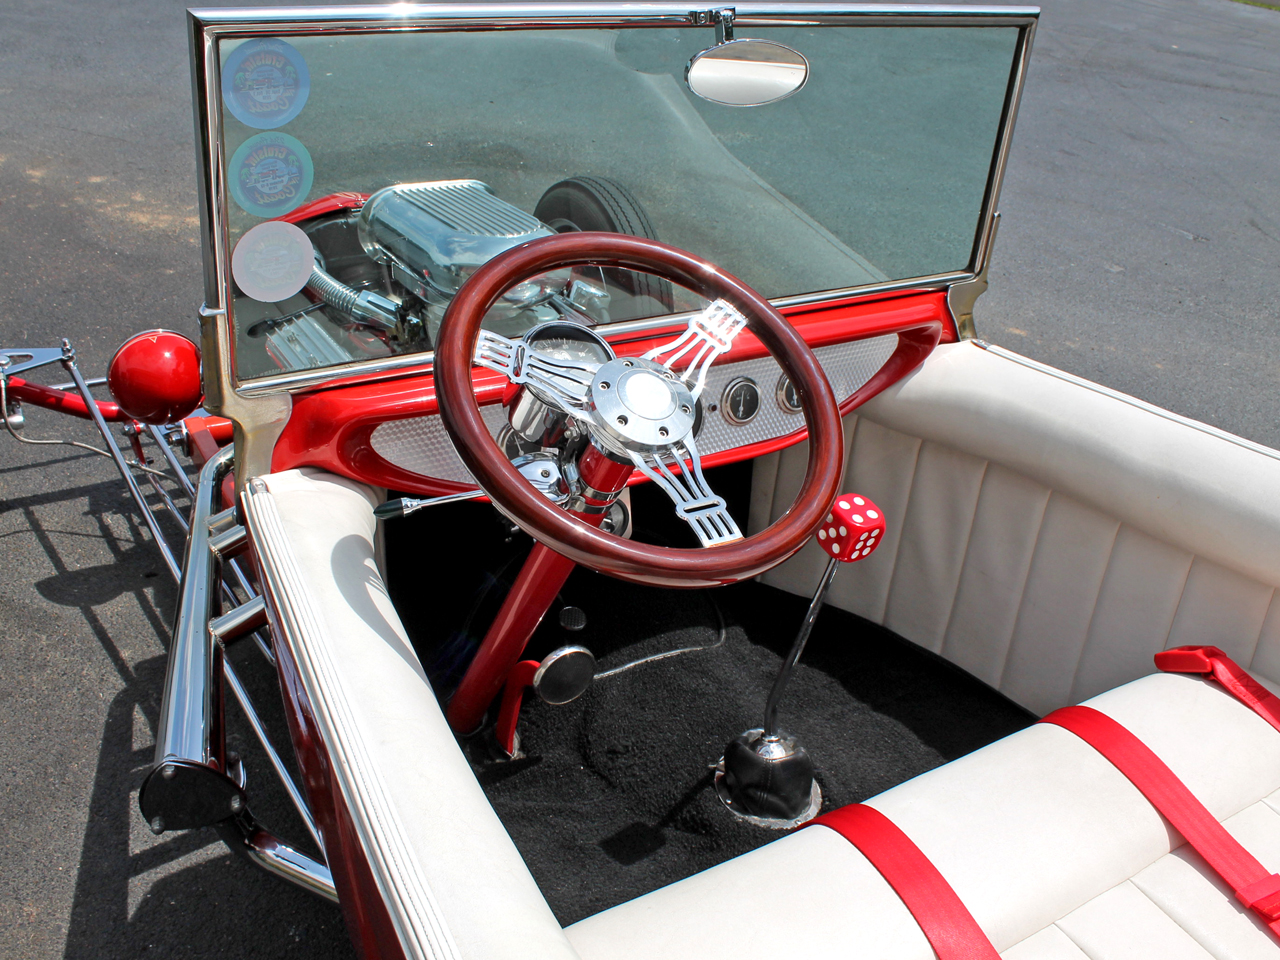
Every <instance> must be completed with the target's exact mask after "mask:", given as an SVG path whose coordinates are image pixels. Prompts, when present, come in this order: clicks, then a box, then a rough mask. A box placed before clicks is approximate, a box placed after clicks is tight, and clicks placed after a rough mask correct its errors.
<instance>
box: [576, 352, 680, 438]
mask: <svg viewBox="0 0 1280 960" xmlns="http://www.w3.org/2000/svg"><path fill="white" fill-rule="evenodd" d="M591 406H592V407H593V408H594V410H595V414H596V422H597V425H598V427H599V430H600V432H601V433H602V434H603V436H602V437H601V438H600V439H602V440H604V441H605V444H606V446H609V447H611V448H612V449H614V450H615V452H625V451H635V450H645V451H652V450H655V449H658V448H661V447H667V446H670V445H671V444H673V443H678V442H679V441H681V440H683V439H684V438H685V437H687V436H688V435H689V433H690V431H691V430H692V429H693V420H694V399H693V395H692V394H690V393H689V388H688V387H687V386H686V385H685V383H684V381H683V380H681V379H680V378H679V377H678V376H676V375H675V374H674V373H672V372H671V371H670V370H668V369H667V368H666V367H664V366H662V365H661V364H659V363H654V362H653V361H652V360H641V359H639V358H636V357H622V358H620V359H617V360H610V361H609V362H608V363H605V364H602V365H601V367H600V369H599V370H597V371H596V375H595V379H593V380H592V381H591Z"/></svg>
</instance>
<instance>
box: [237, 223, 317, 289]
mask: <svg viewBox="0 0 1280 960" xmlns="http://www.w3.org/2000/svg"><path fill="white" fill-rule="evenodd" d="M314 266H315V250H314V249H313V248H312V246H311V240H310V238H309V237H308V236H307V235H306V234H305V233H303V232H302V230H301V228H299V227H295V226H294V225H293V224H292V223H285V222H284V221H283V220H269V221H267V222H266V223H260V224H258V225H257V226H256V227H254V228H253V229H251V230H249V231H248V232H247V233H245V235H244V236H243V237H241V238H240V242H239V243H237V244H236V248H235V250H234V251H233V252H232V254H231V276H232V277H234V278H235V281H236V284H237V285H238V286H239V287H240V289H241V290H243V291H244V293H245V295H246V296H249V297H252V298H253V299H254V300H261V301H262V302H263V303H279V302H280V301H281V300H288V299H289V298H290V297H292V296H293V295H294V294H295V293H297V292H298V291H299V290H301V289H302V288H303V287H305V286H306V285H307V281H308V280H309V279H311V269H312V267H314Z"/></svg>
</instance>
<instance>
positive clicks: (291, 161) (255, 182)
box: [227, 133, 314, 217]
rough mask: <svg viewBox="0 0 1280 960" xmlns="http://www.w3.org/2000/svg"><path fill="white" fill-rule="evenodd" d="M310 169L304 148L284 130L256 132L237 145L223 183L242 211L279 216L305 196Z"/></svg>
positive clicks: (310, 174) (309, 159) (309, 180)
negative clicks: (225, 180) (237, 147)
mask: <svg viewBox="0 0 1280 960" xmlns="http://www.w3.org/2000/svg"><path fill="white" fill-rule="evenodd" d="M313 173H314V169H313V167H312V164H311V154H309V153H307V148H306V147H304V146H303V145H302V144H300V143H299V142H298V141H297V140H295V139H294V138H293V137H291V136H289V135H288V134H287V133H260V134H258V135H257V136H255V137H250V138H249V139H248V140H246V141H245V142H244V143H242V144H240V149H238V150H237V151H236V152H235V153H234V154H232V156H231V163H230V164H229V165H228V167H227V186H229V187H230V188H231V195H232V196H233V197H235V198H236V203H238V204H240V206H241V207H242V208H244V211H245V212H246V213H252V214H254V215H255V216H258V217H279V216H283V215H284V214H286V213H288V212H289V211H290V210H292V209H293V208H294V207H296V206H298V205H299V204H300V203H302V201H303V200H305V199H306V198H307V193H308V192H309V191H310V190H311V178H312V174H313Z"/></svg>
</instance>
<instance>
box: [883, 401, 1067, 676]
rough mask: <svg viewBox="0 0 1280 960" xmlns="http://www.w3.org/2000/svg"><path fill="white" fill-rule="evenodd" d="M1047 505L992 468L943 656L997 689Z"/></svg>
mask: <svg viewBox="0 0 1280 960" xmlns="http://www.w3.org/2000/svg"><path fill="white" fill-rule="evenodd" d="M866 422H868V423H869V422H870V421H866ZM1048 504H1049V491H1048V490H1046V489H1045V488H1044V487H1042V486H1040V485H1039V484H1037V483H1033V482H1031V481H1030V480H1027V479H1026V478H1025V477H1020V476H1019V475H1018V474H1016V473H1012V472H1010V471H1008V470H1006V469H1005V468H1004V467H1002V466H1000V465H999V464H990V465H988V467H987V470H986V473H985V475H984V476H983V481H982V493H981V496H980V497H979V498H978V509H977V512H976V513H975V515H974V520H973V524H972V527H971V532H970V535H969V549H968V552H967V553H966V554H965V559H964V569H963V571H962V573H961V576H960V586H959V588H958V589H957V591H956V601H955V604H954V605H953V606H952V608H951V616H950V621H949V623H948V624H947V636H946V640H945V641H944V643H943V645H942V653H943V655H944V656H946V657H948V658H949V659H951V660H952V661H954V662H955V663H956V664H958V665H959V666H961V667H963V668H964V669H965V670H967V671H969V673H971V674H973V675H974V676H975V677H977V678H978V679H979V680H983V681H985V682H986V683H988V684H990V685H991V686H993V687H994V686H998V685H999V683H1000V678H1001V676H1002V675H1003V674H1004V664H1005V660H1006V658H1007V657H1008V655H1009V644H1010V643H1011V642H1012V640H1013V631H1014V627H1016V626H1017V623H1018V599H1019V598H1020V597H1021V596H1022V591H1023V589H1024V588H1025V586H1026V583H1027V575H1028V574H1029V573H1030V572H1031V558H1032V557H1033V556H1034V554H1035V549H1036V538H1037V536H1038V535H1039V532H1040V524H1041V521H1042V520H1043V519H1044V511H1045V507H1046V506H1048Z"/></svg>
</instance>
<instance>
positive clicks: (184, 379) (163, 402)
mask: <svg viewBox="0 0 1280 960" xmlns="http://www.w3.org/2000/svg"><path fill="white" fill-rule="evenodd" d="M107 389H108V390H110V391H111V395H112V396H113V397H115V399H116V402H117V403H118V404H120V408H121V409H122V410H124V412H125V413H127V414H128V415H129V416H131V417H133V419H135V420H141V421H142V422H143V423H153V424H162V423H176V422H177V421H178V420H181V419H182V418H183V417H186V416H189V415H190V414H191V412H192V411H193V410H195V409H196V407H198V406H200V401H201V399H202V398H203V396H204V391H203V387H202V384H201V382H200V348H199V347H197V346H196V345H195V344H194V343H192V342H191V341H190V340H188V339H187V338H186V337H184V336H183V335H182V334H180V333H174V332H173V331H172V330H148V331H147V332H146V333H136V334H134V335H133V336H132V337H130V338H129V339H128V340H126V341H125V342H124V343H122V344H121V345H120V349H119V350H117V351H116V355H115V356H114V357H112V358H111V365H110V366H109V367H108V368H107Z"/></svg>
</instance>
